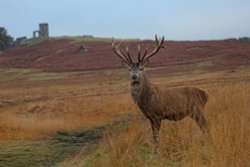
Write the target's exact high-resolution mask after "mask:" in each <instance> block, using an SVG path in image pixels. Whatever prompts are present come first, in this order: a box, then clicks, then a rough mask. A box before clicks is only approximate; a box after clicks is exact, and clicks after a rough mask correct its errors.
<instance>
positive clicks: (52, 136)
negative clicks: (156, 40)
mask: <svg viewBox="0 0 250 167" xmlns="http://www.w3.org/2000/svg"><path fill="white" fill-rule="evenodd" d="M138 43H140V44H141V47H142V48H143V47H146V46H148V47H150V46H151V45H153V41H139V40H125V41H124V43H123V45H124V46H127V45H128V46H130V50H131V52H134V53H136V48H137V44H138ZM165 45H166V49H165V50H162V51H160V52H159V54H158V55H156V56H154V57H153V58H152V61H151V62H150V65H149V67H148V68H147V69H146V73H147V75H148V77H149V78H150V81H151V82H152V83H155V84H158V85H161V86H165V87H168V88H170V89H171V88H172V87H179V86H197V87H199V88H202V89H204V90H206V91H207V92H208V94H209V101H208V104H207V106H206V109H205V113H204V115H205V116H206V118H207V119H208V121H209V125H210V134H203V133H202V132H200V130H199V128H198V127H197V125H196V123H195V122H194V121H193V120H191V119H190V118H185V119H183V120H182V121H178V122H171V121H167V120H166V121H164V123H163V127H162V129H161V131H160V147H159V148H160V150H159V154H154V153H153V150H152V148H153V144H152V141H153V140H152V136H151V128H150V124H149V122H148V120H147V119H145V118H144V116H143V115H142V113H141V112H140V111H139V109H138V108H137V107H136V105H135V104H133V101H132V98H131V97H130V87H129V78H128V75H127V71H126V69H123V68H122V66H121V63H120V60H119V59H118V58H117V57H116V56H115V55H114V54H113V53H112V51H111V40H110V39H83V38H78V37H77V38H73V37H71V38H61V39H51V40H47V41H43V42H37V41H33V42H32V43H29V44H27V45H24V46H21V47H17V48H11V49H8V50H6V51H4V52H2V53H0V166H3V167H5V166H6V167H7V166H8V167H12V166H13V167H20V166H22V167H23V166H25V167H36V166H39V167H40V166H57V167H71V166H72V167H79V166H81V167H82V166H83V167H97V166H103V167H110V166H111V167H112V166H113V167H128V166H130V167H140V166H150V167H165V166H171V167H205V166H209V167H210V166H211V167H236V166H239V167H248V166H250V140H249V138H250V128H249V127H250V110H249V108H250V44H249V43H244V42H240V41H238V40H224V41H195V42H176V41H167V42H166V43H165ZM81 46H84V48H86V50H85V51H79V48H80V47H81ZM134 58H135V57H134Z"/></svg>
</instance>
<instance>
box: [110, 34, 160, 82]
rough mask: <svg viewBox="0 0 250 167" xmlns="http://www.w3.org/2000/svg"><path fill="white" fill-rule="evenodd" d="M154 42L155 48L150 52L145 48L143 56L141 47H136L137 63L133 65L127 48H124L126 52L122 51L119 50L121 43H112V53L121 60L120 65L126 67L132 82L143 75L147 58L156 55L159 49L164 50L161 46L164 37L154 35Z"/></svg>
mask: <svg viewBox="0 0 250 167" xmlns="http://www.w3.org/2000/svg"><path fill="white" fill-rule="evenodd" d="M155 42H156V46H155V48H154V49H153V50H152V51H151V52H148V48H146V49H145V52H144V54H143V55H141V47H140V45H138V62H136V63H135V62H133V61H132V59H131V57H130V53H129V48H128V47H126V50H125V51H124V50H122V49H121V48H120V45H121V43H119V44H115V42H114V41H113V43H112V48H113V52H114V53H115V54H116V55H117V56H118V57H119V58H120V59H122V64H123V65H125V67H127V69H128V70H129V74H130V78H131V80H132V81H138V80H139V79H140V78H141V76H142V75H143V74H144V66H145V65H146V64H147V63H148V61H149V58H151V57H152V56H154V55H155V54H156V53H158V52H159V50H160V49H161V48H165V46H163V42H164V37H162V38H158V37H157V35H155Z"/></svg>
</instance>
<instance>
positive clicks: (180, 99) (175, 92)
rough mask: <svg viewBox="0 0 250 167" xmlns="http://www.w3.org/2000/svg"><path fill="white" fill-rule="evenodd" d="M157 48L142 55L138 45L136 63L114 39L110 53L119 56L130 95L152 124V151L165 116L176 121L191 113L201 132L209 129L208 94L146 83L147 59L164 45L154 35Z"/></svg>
mask: <svg viewBox="0 0 250 167" xmlns="http://www.w3.org/2000/svg"><path fill="white" fill-rule="evenodd" d="M155 42H156V47H155V48H154V49H153V50H152V51H151V52H149V53H148V48H146V49H145V53H144V54H143V55H141V53H140V46H139V45H138V62H137V63H134V62H132V59H131V57H130V53H129V49H128V47H127V48H126V51H124V50H122V49H120V44H121V43H120V44H115V42H114V41H113V43H112V48H113V52H114V53H115V54H116V55H117V56H118V57H119V58H121V59H122V63H123V64H124V65H125V66H126V67H127V69H128V70H129V74H130V79H131V95H132V98H133V100H134V102H135V103H136V104H137V105H138V107H139V108H140V110H141V111H142V112H143V114H144V115H145V116H146V117H147V118H148V119H149V121H150V123H151V127H152V133H153V139H154V143H155V151H157V146H158V133H159V129H160V126H161V121H162V120H164V119H167V120H170V121H178V120H181V119H183V118H185V117H186V116H190V117H191V118H192V119H194V120H195V121H196V123H197V124H198V125H199V127H200V129H201V130H202V132H208V130H209V129H208V124H207V121H206V119H205V118H204V116H203V113H202V112H203V109H204V107H205V105H206V103H207V99H208V95H207V93H206V92H205V91H203V90H201V89H198V88H195V87H179V88H165V87H160V86H156V85H153V84H151V83H149V81H148V79H147V77H146V75H145V72H144V66H145V65H146V64H147V62H148V61H149V59H150V58H151V57H152V56H154V55H155V54H156V53H158V52H159V50H160V49H161V48H165V47H164V46H163V42H164V37H162V38H157V36H155Z"/></svg>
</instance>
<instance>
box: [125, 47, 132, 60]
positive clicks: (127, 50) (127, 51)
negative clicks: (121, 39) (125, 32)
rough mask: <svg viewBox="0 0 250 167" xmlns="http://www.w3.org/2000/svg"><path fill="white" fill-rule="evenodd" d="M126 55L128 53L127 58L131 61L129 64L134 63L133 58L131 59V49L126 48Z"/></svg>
mask: <svg viewBox="0 0 250 167" xmlns="http://www.w3.org/2000/svg"><path fill="white" fill-rule="evenodd" d="M126 53H127V57H128V59H129V62H130V63H132V59H131V57H130V53H129V47H128V46H127V47H126Z"/></svg>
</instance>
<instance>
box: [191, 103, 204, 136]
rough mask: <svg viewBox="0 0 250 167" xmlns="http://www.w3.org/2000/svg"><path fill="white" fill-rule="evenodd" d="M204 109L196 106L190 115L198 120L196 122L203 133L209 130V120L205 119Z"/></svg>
mask: <svg viewBox="0 0 250 167" xmlns="http://www.w3.org/2000/svg"><path fill="white" fill-rule="evenodd" d="M202 111H203V109H201V108H198V107H196V106H194V107H193V112H192V113H191V115H190V117H191V118H192V119H194V120H195V121H196V123H197V124H198V126H199V127H200V129H201V131H202V132H203V133H208V132H209V128H208V122H207V120H206V119H205V117H204V115H203V113H202Z"/></svg>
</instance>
